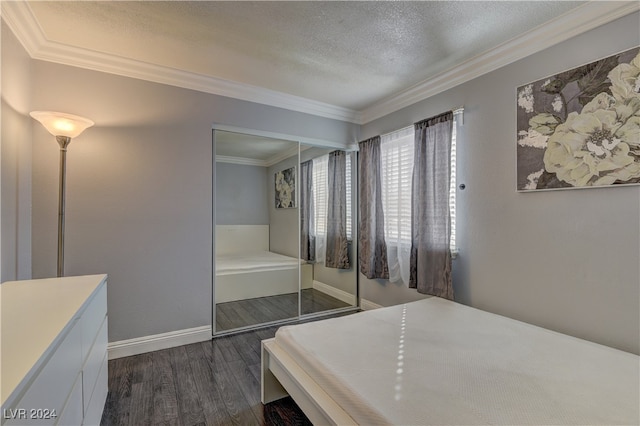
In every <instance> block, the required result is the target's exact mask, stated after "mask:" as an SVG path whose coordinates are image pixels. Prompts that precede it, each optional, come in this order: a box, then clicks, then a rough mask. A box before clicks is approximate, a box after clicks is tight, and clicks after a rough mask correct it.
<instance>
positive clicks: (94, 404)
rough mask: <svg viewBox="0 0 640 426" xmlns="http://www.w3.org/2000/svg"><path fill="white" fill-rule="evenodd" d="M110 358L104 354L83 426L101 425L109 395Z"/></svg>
mask: <svg viewBox="0 0 640 426" xmlns="http://www.w3.org/2000/svg"><path fill="white" fill-rule="evenodd" d="M107 366H108V357H107V354H106V353H105V354H104V357H103V358H102V362H101V364H100V372H99V373H98V377H97V379H96V383H95V387H94V389H93V394H92V395H91V399H90V400H89V406H88V407H87V408H86V410H85V412H84V422H83V423H82V424H83V425H99V424H100V419H101V418H102V411H103V409H104V404H105V402H106V401H107V393H108V392H109V384H108V380H109V374H108V368H107Z"/></svg>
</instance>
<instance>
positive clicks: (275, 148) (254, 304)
mask: <svg viewBox="0 0 640 426" xmlns="http://www.w3.org/2000/svg"><path fill="white" fill-rule="evenodd" d="M213 140H214V146H215V168H214V170H215V173H214V206H215V212H214V217H215V243H214V246H215V256H214V271H215V276H214V309H213V317H214V318H213V322H214V326H213V327H214V328H213V330H214V333H226V332H228V331H231V330H239V329H243V328H250V327H255V326H256V325H259V324H265V323H272V322H278V321H283V320H287V319H291V318H297V317H298V316H299V314H300V310H299V277H300V257H299V238H298V232H299V229H298V228H299V226H298V205H297V203H298V200H297V199H298V194H297V191H296V181H297V170H298V165H299V158H298V153H299V148H298V143H297V142H292V141H289V140H279V139H272V138H265V137H258V136H252V135H247V134H241V133H234V132H228V131H221V130H215V131H214V138H213Z"/></svg>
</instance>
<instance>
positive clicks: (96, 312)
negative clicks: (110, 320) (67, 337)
mask: <svg viewBox="0 0 640 426" xmlns="http://www.w3.org/2000/svg"><path fill="white" fill-rule="evenodd" d="M106 316H107V286H106V285H103V286H102V288H100V290H98V293H97V294H96V295H95V296H94V297H93V300H92V301H91V302H90V303H89V306H87V308H86V309H85V311H84V313H83V314H82V359H83V360H86V359H87V356H88V355H89V351H90V350H91V347H92V346H93V342H94V341H95V339H96V335H97V334H98V331H99V330H100V326H101V325H102V323H103V321H104V318H105V317H106Z"/></svg>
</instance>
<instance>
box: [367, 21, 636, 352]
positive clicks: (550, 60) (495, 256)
mask: <svg viewBox="0 0 640 426" xmlns="http://www.w3.org/2000/svg"><path fill="white" fill-rule="evenodd" d="M639 21H640V16H639V14H638V13H635V14H632V15H629V16H626V17H624V18H621V19H619V20H617V21H615V22H612V23H610V24H608V25H605V26H603V27H600V28H597V29H595V30H593V31H590V32H588V33H585V34H583V35H580V36H578V37H575V38H573V39H571V40H569V41H567V42H564V43H561V44H559V45H557V46H554V47H552V48H549V49H546V50H544V51H542V52H540V53H538V54H535V55H532V56H530V57H528V58H525V59H523V60H520V61H518V62H516V63H514V64H512V65H509V66H506V67H503V68H501V69H499V70H497V71H494V72H492V73H490V74H487V75H485V76H483V77H480V78H477V79H475V80H473V81H470V82H468V83H466V84H463V85H460V86H458V87H456V88H453V89H451V90H448V91H446V92H444V93H442V94H439V95H437V96H434V97H432V98H430V99H427V100H425V101H423V102H420V103H417V104H415V105H412V106H410V107H407V108H405V109H403V110H401V111H398V112H396V113H394V114H391V115H388V116H386V117H383V118H381V119H379V120H375V121H374V122H371V123H369V124H367V125H365V126H363V131H362V133H363V135H362V139H365V138H368V137H371V136H373V135H376V134H380V133H386V132H388V131H391V130H394V129H398V128H401V127H404V126H406V125H409V124H411V123H413V122H415V121H418V120H420V119H423V118H427V117H430V116H433V115H435V114H438V113H440V112H443V111H445V110H448V109H451V108H454V107H457V106H459V105H464V106H465V112H464V126H463V127H462V128H461V130H462V132H461V134H460V136H459V144H458V155H459V157H458V164H459V166H458V176H459V182H464V183H465V184H466V185H467V189H466V190H464V191H459V192H458V197H459V202H458V218H459V219H458V221H457V223H458V243H459V247H460V256H459V258H458V259H456V260H454V289H455V295H456V299H457V300H458V301H461V302H463V303H466V304H469V305H472V306H475V307H478V308H481V309H485V310H488V311H491V312H496V313H499V314H502V315H506V316H508V317H512V318H516V319H519V320H523V321H526V322H530V323H533V324H537V325H541V326H543V327H547V328H550V329H553V330H557V331H560V332H563V333H568V334H570V335H574V336H578V337H582V338H585V339H588V340H592V341H595V342H598V343H603V344H606V345H610V346H614V347H617V348H620V349H623V350H626V351H630V352H634V353H638V352H639V351H640V347H639V346H640V337H639V336H640V326H639V322H640V321H639V318H640V304H639V303H638V302H639V300H640V269H639V266H638V264H639V262H640V187H639V186H627V187H618V188H599V189H584V190H564V191H551V192H535V193H517V192H516V191H515V187H516V174H515V172H516V170H515V159H516V153H515V149H516V143H515V141H516V132H515V123H516V102H515V94H516V87H518V86H521V85H523V84H526V83H528V82H531V81H535V80H538V79H541V78H544V77H546V76H549V75H552V74H555V73H558V72H561V71H564V70H567V69H571V68H574V67H576V66H580V65H583V64H585V63H588V62H591V61H594V60H597V59H600V58H603V57H606V56H609V55H611V54H613V53H617V52H620V51H623V50H626V49H629V48H631V47H635V46H637V45H639V44H640V33H639V32H638V22H639ZM360 282H361V290H362V296H363V297H364V298H366V299H369V300H371V301H373V302H376V303H379V304H382V305H388V304H393V303H399V302H404V301H408V300H412V299H413V298H415V297H419V296H417V294H416V293H414V292H413V291H409V290H408V289H406V288H403V287H402V286H397V285H395V284H390V283H387V282H383V281H379V282H377V281H371V280H366V279H365V278H364V277H362V276H361V281H360Z"/></svg>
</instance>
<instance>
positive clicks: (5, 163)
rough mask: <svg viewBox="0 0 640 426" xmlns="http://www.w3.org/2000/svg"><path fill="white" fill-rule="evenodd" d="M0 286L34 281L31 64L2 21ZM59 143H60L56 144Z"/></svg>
mask: <svg viewBox="0 0 640 426" xmlns="http://www.w3.org/2000/svg"><path fill="white" fill-rule="evenodd" d="M0 23H1V27H2V28H1V31H2V37H1V38H2V46H1V49H0V51H1V52H2V61H1V65H2V70H1V75H2V81H1V83H0V84H1V87H2V88H1V90H0V92H1V93H2V99H1V102H2V105H1V108H2V110H1V113H0V117H1V118H2V124H1V126H0V128H1V135H0V141H1V142H0V150H1V152H0V158H1V161H2V164H1V165H0V171H1V173H2V175H1V177H0V182H1V183H2V184H1V191H0V193H1V197H0V209H1V214H0V216H1V218H2V219H1V225H0V236H1V238H0V240H1V253H2V256H1V258H2V262H1V264H0V282H4V281H13V280H18V279H29V278H31V124H32V123H31V122H32V119H31V117H30V116H29V111H30V110H31V109H30V101H31V98H30V97H31V92H30V87H31V82H30V75H31V60H30V59H29V56H28V55H27V53H26V52H25V50H24V49H23V48H22V45H20V43H19V42H18V41H17V40H16V38H15V36H14V35H13V33H12V32H11V31H10V30H9V29H8V27H7V26H6V25H5V23H4V21H1V20H0ZM52 143H53V144H54V145H56V142H55V140H54V141H52Z"/></svg>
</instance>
